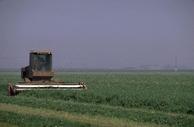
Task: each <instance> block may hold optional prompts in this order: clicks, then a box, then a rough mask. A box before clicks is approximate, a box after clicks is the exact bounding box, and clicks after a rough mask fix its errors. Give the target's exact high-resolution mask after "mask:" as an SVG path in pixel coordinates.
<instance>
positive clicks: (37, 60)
mask: <svg viewBox="0 0 194 127" xmlns="http://www.w3.org/2000/svg"><path fill="white" fill-rule="evenodd" d="M31 60H32V61H31V63H32V69H33V70H36V71H50V70H51V55H50V54H32V59H31Z"/></svg>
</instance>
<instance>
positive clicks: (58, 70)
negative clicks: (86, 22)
mask: <svg viewBox="0 0 194 127" xmlns="http://www.w3.org/2000/svg"><path fill="white" fill-rule="evenodd" d="M20 70H21V69H20V68H0V72H20ZM54 71H55V72H144V71H146V72H194V69H179V70H174V69H158V70H157V69H154V70H151V69H136V70H135V69H131V70H130V69H106V68H102V69H101V68H97V69H95V68H94V69H88V68H70V69H69V68H54Z"/></svg>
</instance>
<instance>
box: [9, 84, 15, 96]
mask: <svg viewBox="0 0 194 127" xmlns="http://www.w3.org/2000/svg"><path fill="white" fill-rule="evenodd" d="M8 95H9V96H14V95H16V90H15V88H14V86H13V85H12V84H10V83H9V84H8Z"/></svg>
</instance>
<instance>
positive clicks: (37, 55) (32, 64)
mask: <svg viewBox="0 0 194 127" xmlns="http://www.w3.org/2000/svg"><path fill="white" fill-rule="evenodd" d="M29 58H30V59H29V66H26V67H24V68H21V78H22V79H23V81H21V82H18V83H16V84H12V83H9V84H8V95H10V96H14V95H16V94H17V93H19V92H20V91H27V90H82V89H86V88H87V87H86V85H85V84H84V83H83V82H78V83H66V82H63V81H56V80H53V77H54V72H53V70H52V53H51V51H31V52H30V57H29Z"/></svg>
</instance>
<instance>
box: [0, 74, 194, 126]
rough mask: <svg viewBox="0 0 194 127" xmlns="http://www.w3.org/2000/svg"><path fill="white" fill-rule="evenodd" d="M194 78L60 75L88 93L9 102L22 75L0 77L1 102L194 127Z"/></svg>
mask: <svg viewBox="0 0 194 127" xmlns="http://www.w3.org/2000/svg"><path fill="white" fill-rule="evenodd" d="M193 77H194V73H180V72H179V73H165V72H162V73H155V72H154V73H146V72H144V73H142V72H140V73H135V72H134V73H126V72H125V73H122V72H116V73H114V72H110V73H108V72H104V73H100V72H98V73H92V72H87V73H60V74H59V75H57V77H56V78H57V79H61V80H64V81H66V82H79V81H84V82H86V84H87V87H88V89H87V90H86V91H26V92H22V93H20V94H19V95H18V96H16V97H7V96H6V94H7V93H6V92H7V91H6V90H7V83H8V82H9V81H13V82H17V81H18V80H19V78H20V77H19V75H15V74H4V73H0V103H10V104H18V105H24V106H30V107H36V108H39V107H41V108H47V109H52V110H56V111H67V112H72V113H79V114H88V115H102V116H106V117H117V118H121V119H129V120H133V121H138V122H150V123H156V124H162V125H163V124H167V125H170V126H188V127H189V126H192V125H194V123H193V121H194V78H193Z"/></svg>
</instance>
